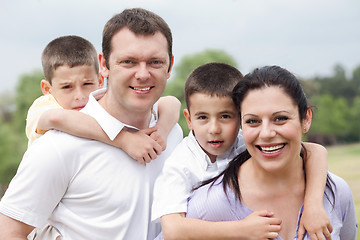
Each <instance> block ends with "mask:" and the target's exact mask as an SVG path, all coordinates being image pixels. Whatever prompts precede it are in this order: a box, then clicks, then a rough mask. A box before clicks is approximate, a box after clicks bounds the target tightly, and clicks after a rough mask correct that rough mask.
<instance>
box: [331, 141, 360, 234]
mask: <svg viewBox="0 0 360 240" xmlns="http://www.w3.org/2000/svg"><path fill="white" fill-rule="evenodd" d="M327 149H328V152H329V170H330V171H331V172H333V173H335V174H336V175H338V176H340V177H342V178H343V179H345V181H346V182H347V183H348V184H349V186H350V188H351V191H352V194H353V196H354V200H355V208H356V219H357V221H358V222H359V220H360V144H351V145H344V146H335V147H327ZM356 239H358V240H360V231H359V230H358V232H357V237H356Z"/></svg>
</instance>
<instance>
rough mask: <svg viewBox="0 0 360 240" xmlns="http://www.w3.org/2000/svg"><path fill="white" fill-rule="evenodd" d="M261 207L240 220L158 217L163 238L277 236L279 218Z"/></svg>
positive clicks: (261, 237) (167, 239)
mask: <svg viewBox="0 0 360 240" xmlns="http://www.w3.org/2000/svg"><path fill="white" fill-rule="evenodd" d="M272 216H273V214H272V213H270V212H268V211H266V210H264V211H256V212H253V213H252V214H250V215H249V216H247V217H246V218H245V219H243V220H240V221H221V222H210V221H204V220H199V219H193V218H186V217H185V213H173V214H168V215H164V216H162V217H161V227H162V233H163V236H164V239H166V240H169V239H170V240H171V239H199V240H200V239H207V240H212V239H221V240H225V239H254V240H255V239H273V238H276V237H278V232H279V231H280V229H281V227H280V224H281V220H280V219H277V218H273V217H272Z"/></svg>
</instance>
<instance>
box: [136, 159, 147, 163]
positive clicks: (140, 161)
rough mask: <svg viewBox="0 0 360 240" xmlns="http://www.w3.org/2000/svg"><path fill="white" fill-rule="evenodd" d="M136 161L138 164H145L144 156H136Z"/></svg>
mask: <svg viewBox="0 0 360 240" xmlns="http://www.w3.org/2000/svg"><path fill="white" fill-rule="evenodd" d="M136 161H137V162H138V163H140V164H145V159H144V158H136Z"/></svg>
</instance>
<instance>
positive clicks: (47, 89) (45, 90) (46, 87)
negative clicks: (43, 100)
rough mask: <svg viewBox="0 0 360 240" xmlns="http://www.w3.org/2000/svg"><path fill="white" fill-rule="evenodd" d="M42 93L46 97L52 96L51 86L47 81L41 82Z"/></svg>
mask: <svg viewBox="0 0 360 240" xmlns="http://www.w3.org/2000/svg"><path fill="white" fill-rule="evenodd" d="M40 86H41V91H42V93H43V94H44V95H47V94H51V92H50V90H51V84H50V83H49V82H48V81H47V80H41V82H40Z"/></svg>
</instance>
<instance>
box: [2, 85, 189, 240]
mask: <svg viewBox="0 0 360 240" xmlns="http://www.w3.org/2000/svg"><path fill="white" fill-rule="evenodd" d="M100 91H101V90H100ZM154 110H155V111H156V110H157V109H155V108H154ZM83 112H85V113H88V114H89V115H91V116H97V119H99V118H102V119H103V120H104V121H99V124H100V125H101V127H102V128H103V129H105V131H106V132H107V133H108V132H109V131H111V132H113V133H114V134H115V133H118V132H119V131H120V130H121V128H122V124H119V121H118V120H116V119H115V118H113V117H112V116H111V115H110V114H109V113H107V112H106V111H104V109H103V108H102V107H101V106H100V105H99V103H98V102H97V101H96V100H95V99H94V98H93V96H91V97H90V99H89V103H88V105H87V106H86V107H85V108H84V109H83ZM99 116H101V117H99ZM104 116H106V117H104ZM106 120H108V121H106ZM154 124H155V120H154V118H153V119H152V120H151V124H150V125H151V126H153V125H154ZM181 138H182V132H181V129H180V127H179V125H176V126H175V127H174V128H173V130H172V132H171V133H170V135H169V137H168V142H167V149H166V150H165V151H164V152H163V153H162V154H161V155H160V156H158V158H157V159H156V160H155V161H152V162H151V163H150V164H146V165H140V164H138V163H137V162H136V161H135V160H134V159H132V158H130V157H129V156H128V155H127V154H126V153H125V152H123V151H122V150H120V149H118V148H115V147H112V146H110V145H107V144H104V143H101V142H98V141H94V140H89V139H84V138H78V137H75V136H72V135H69V134H66V133H63V132H59V131H49V132H47V133H46V134H45V135H44V136H43V137H41V138H40V139H38V140H37V141H35V142H34V143H33V144H32V145H31V146H30V148H29V149H28V151H27V152H26V153H25V155H24V158H23V160H22V162H21V164H20V166H19V169H18V172H17V174H16V176H15V177H14V179H13V180H12V182H11V183H10V186H9V189H8V190H7V191H6V194H5V196H4V197H3V199H2V201H1V203H0V212H1V213H3V214H5V215H7V216H9V217H11V218H14V219H16V220H18V221H21V222H24V223H26V224H29V225H32V226H34V227H41V226H42V225H43V224H45V223H46V222H47V220H48V218H49V223H50V224H51V225H53V226H54V227H55V228H56V229H57V230H58V231H59V232H60V233H61V235H62V236H63V238H64V239H76V240H81V239H86V240H88V239H104V240H105V239H106V240H109V239H153V238H154V237H155V236H156V235H157V234H158V233H159V232H160V226H159V224H153V223H150V214H151V212H150V209H151V204H152V192H153V183H154V181H155V178H156V177H157V175H158V174H159V172H160V171H161V168H162V166H163V162H164V159H166V158H167V157H168V156H169V154H170V152H171V151H172V150H173V149H174V147H175V146H176V145H177V144H178V143H179V142H180V140H181Z"/></svg>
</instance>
